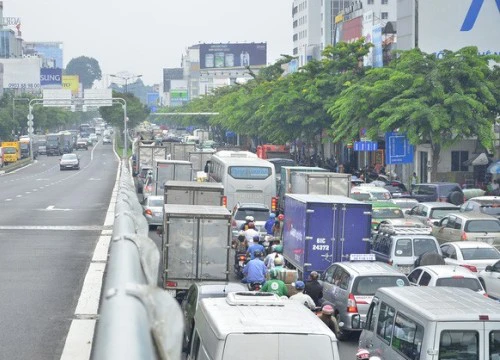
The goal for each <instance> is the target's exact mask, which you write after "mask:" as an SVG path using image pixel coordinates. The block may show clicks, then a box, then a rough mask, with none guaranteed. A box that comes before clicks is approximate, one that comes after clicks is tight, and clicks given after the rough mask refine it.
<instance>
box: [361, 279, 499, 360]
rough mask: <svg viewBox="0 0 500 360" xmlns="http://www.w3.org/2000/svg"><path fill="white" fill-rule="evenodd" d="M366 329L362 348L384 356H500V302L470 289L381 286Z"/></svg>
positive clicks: (436, 359)
mask: <svg viewBox="0 0 500 360" xmlns="http://www.w3.org/2000/svg"><path fill="white" fill-rule="evenodd" d="M362 327H363V331H362V333H361V336H360V338H359V347H360V349H366V350H368V351H369V352H370V356H377V357H380V358H381V359H384V360H389V359H391V360H400V359H401V360H403V359H404V360H408V359H411V360H423V359H426V360H440V359H450V360H451V359H456V360H461V359H464V360H466V359H474V360H498V359H500V304H499V303H498V302H496V301H494V300H492V299H489V298H487V297H485V296H484V295H480V294H478V293H475V292H474V291H472V290H469V289H464V288H450V287H428V286H423V287H413V286H405V287H400V288H399V287H391V288H381V289H379V290H378V291H377V293H376V294H375V296H374V298H373V300H372V303H371V305H370V308H369V310H368V314H367V316H366V322H365V323H364V324H362Z"/></svg>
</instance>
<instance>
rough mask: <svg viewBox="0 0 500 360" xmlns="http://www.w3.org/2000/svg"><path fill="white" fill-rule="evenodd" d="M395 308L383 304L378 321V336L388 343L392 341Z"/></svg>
mask: <svg viewBox="0 0 500 360" xmlns="http://www.w3.org/2000/svg"><path fill="white" fill-rule="evenodd" d="M394 314H395V311H394V308H392V307H390V306H389V305H387V304H385V303H382V304H381V305H380V311H379V315H378V321H377V335H378V336H380V337H381V338H382V340H384V341H385V342H386V343H389V342H390V341H391V334H392V326H393V323H394Z"/></svg>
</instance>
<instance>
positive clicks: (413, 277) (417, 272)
mask: <svg viewBox="0 0 500 360" xmlns="http://www.w3.org/2000/svg"><path fill="white" fill-rule="evenodd" d="M421 273H422V269H415V270H413V271H412V272H411V273H410V275H408V280H409V281H410V282H411V283H414V284H416V283H417V281H418V278H419V276H420V274H421Z"/></svg>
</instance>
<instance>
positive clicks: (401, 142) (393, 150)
mask: <svg viewBox="0 0 500 360" xmlns="http://www.w3.org/2000/svg"><path fill="white" fill-rule="evenodd" d="M413 152H414V149H413V145H411V144H410V142H409V141H408V138H407V137H406V135H405V134H399V133H397V132H387V133H385V153H386V159H387V165H389V164H411V163H412V162H413Z"/></svg>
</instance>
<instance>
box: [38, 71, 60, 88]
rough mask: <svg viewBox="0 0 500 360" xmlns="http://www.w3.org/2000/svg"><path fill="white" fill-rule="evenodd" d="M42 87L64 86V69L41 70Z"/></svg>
mask: <svg viewBox="0 0 500 360" xmlns="http://www.w3.org/2000/svg"><path fill="white" fill-rule="evenodd" d="M40 86H42V87H44V86H45V87H47V86H52V87H54V86H62V69H49V68H41V69H40Z"/></svg>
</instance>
